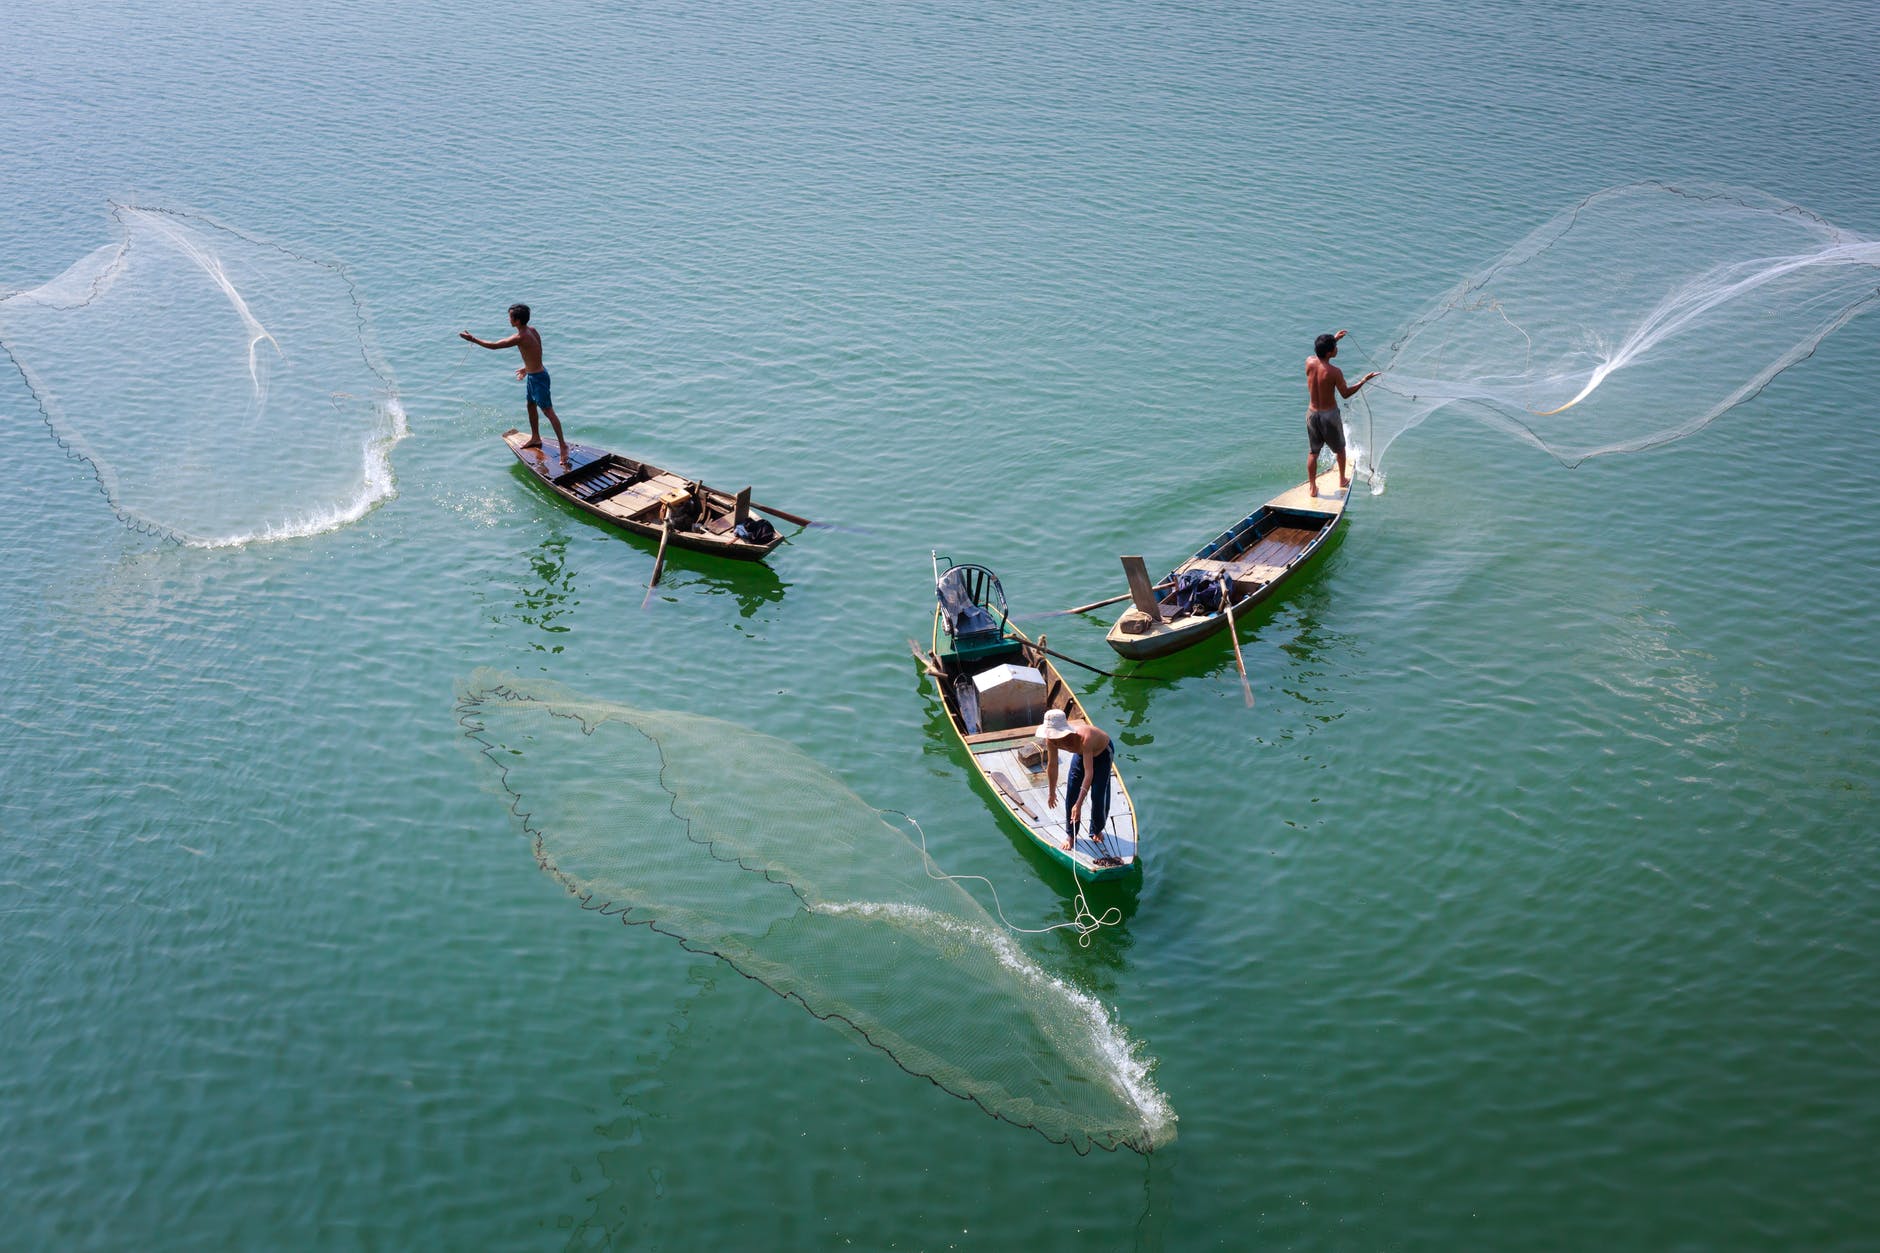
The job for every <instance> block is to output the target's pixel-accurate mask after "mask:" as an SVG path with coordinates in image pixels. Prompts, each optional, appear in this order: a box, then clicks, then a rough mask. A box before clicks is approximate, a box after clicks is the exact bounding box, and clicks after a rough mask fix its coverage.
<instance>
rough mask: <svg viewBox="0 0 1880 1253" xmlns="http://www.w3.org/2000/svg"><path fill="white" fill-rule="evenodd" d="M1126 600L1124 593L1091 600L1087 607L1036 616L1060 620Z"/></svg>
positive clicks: (1054, 611)
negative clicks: (1066, 616)
mask: <svg viewBox="0 0 1880 1253" xmlns="http://www.w3.org/2000/svg"><path fill="white" fill-rule="evenodd" d="M1128 599H1129V593H1128V592H1124V593H1123V594H1122V595H1121V596H1112V597H1110V598H1109V599H1107V600H1093V601H1091V602H1090V603H1089V604H1088V605H1072V606H1071V607H1070V608H1069V609H1054V610H1052V611H1051V612H1050V613H1041V614H1039V615H1038V617H1040V618H1061V617H1063V616H1064V615H1066V614H1072V613H1089V612H1090V611H1091V610H1092V609H1101V608H1103V607H1104V606H1105V605H1114V604H1115V603H1116V602H1117V601H1119V600H1128Z"/></svg>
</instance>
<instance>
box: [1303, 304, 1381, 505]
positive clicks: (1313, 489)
mask: <svg viewBox="0 0 1880 1253" xmlns="http://www.w3.org/2000/svg"><path fill="white" fill-rule="evenodd" d="M1345 334H1346V332H1344V331H1340V332H1338V333H1337V334H1336V335H1321V336H1319V337H1318V339H1317V340H1315V341H1314V342H1313V345H1312V350H1313V351H1312V355H1311V356H1310V357H1307V358H1306V447H1307V449H1308V451H1307V454H1306V494H1307V495H1308V496H1317V495H1318V494H1319V449H1321V448H1324V447H1326V446H1327V445H1329V446H1330V447H1331V449H1332V451H1333V452H1334V453H1336V454H1337V455H1338V486H1339V487H1340V488H1341V489H1343V488H1346V487H1349V486H1350V485H1351V477H1350V476H1349V475H1348V474H1346V473H1345V427H1344V415H1343V414H1342V413H1340V412H1339V411H1338V402H1339V400H1340V399H1342V398H1349V397H1352V396H1355V395H1357V394H1358V389H1359V388H1361V387H1363V386H1364V385H1365V384H1366V383H1368V382H1370V381H1371V380H1372V379H1374V378H1376V377H1377V371H1376V370H1373V371H1371V372H1370V373H1369V374H1367V375H1365V376H1364V377H1363V378H1361V379H1359V380H1358V381H1357V382H1356V383H1347V382H1346V381H1345V372H1344V371H1343V370H1341V369H1339V368H1338V367H1337V366H1335V365H1333V364H1332V358H1333V357H1336V356H1337V355H1338V341H1339V340H1341V339H1343V338H1344V337H1345Z"/></svg>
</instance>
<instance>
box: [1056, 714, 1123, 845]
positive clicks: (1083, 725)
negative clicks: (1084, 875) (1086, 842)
mask: <svg viewBox="0 0 1880 1253" xmlns="http://www.w3.org/2000/svg"><path fill="white" fill-rule="evenodd" d="M1038 738H1039V739H1041V740H1043V741H1044V761H1045V767H1044V786H1045V793H1044V796H1045V806H1046V808H1050V809H1055V808H1056V807H1057V760H1058V749H1060V748H1068V749H1070V750H1071V751H1072V752H1074V753H1076V754H1077V756H1076V757H1074V758H1072V759H1071V773H1070V778H1068V779H1066V780H1065V781H1064V829H1065V830H1066V831H1068V832H1069V833H1070V838H1069V839H1067V840H1065V841H1064V847H1065V849H1066V850H1068V849H1070V848H1072V847H1074V846H1075V845H1076V843H1077V821H1078V816H1079V815H1080V814H1081V813H1083V809H1084V801H1085V799H1086V798H1088V799H1089V801H1090V833H1091V835H1092V836H1093V837H1095V836H1098V835H1101V834H1102V833H1103V824H1104V823H1105V822H1106V821H1108V820H1109V817H1110V767H1111V765H1112V764H1113V763H1114V762H1115V760H1116V755H1115V754H1114V753H1113V752H1112V751H1111V745H1110V737H1109V736H1107V735H1105V734H1104V733H1103V732H1102V731H1100V730H1098V729H1097V728H1096V727H1093V726H1091V725H1090V724H1089V723H1088V722H1072V721H1071V720H1070V718H1069V717H1067V716H1066V715H1065V713H1064V711H1063V710H1062V709H1047V710H1046V711H1045V715H1044V722H1043V723H1041V724H1040V725H1039V727H1038ZM1099 779H1101V780H1102V781H1103V784H1102V786H1101V787H1099V786H1097V780H1099Z"/></svg>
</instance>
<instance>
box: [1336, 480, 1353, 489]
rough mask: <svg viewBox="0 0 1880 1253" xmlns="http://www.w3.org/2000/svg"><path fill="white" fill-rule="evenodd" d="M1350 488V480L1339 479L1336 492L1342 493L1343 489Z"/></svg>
mask: <svg viewBox="0 0 1880 1253" xmlns="http://www.w3.org/2000/svg"><path fill="white" fill-rule="evenodd" d="M1350 486H1351V480H1350V479H1340V480H1338V490H1339V491H1341V492H1342V491H1344V490H1345V489H1346V488H1347V487H1350Z"/></svg>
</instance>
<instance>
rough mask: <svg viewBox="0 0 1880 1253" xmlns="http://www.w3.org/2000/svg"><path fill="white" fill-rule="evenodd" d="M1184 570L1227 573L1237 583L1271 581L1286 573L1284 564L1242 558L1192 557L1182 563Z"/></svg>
mask: <svg viewBox="0 0 1880 1253" xmlns="http://www.w3.org/2000/svg"><path fill="white" fill-rule="evenodd" d="M1181 568H1182V569H1184V570H1205V571H1207V572H1208V573H1209V574H1225V575H1226V576H1227V577H1228V578H1229V579H1230V580H1232V581H1233V582H1235V583H1271V582H1272V581H1273V580H1274V579H1277V578H1279V577H1280V576H1281V575H1282V574H1285V573H1286V567H1285V566H1283V565H1273V564H1271V563H1269V562H1265V561H1252V560H1248V559H1246V558H1242V559H1240V560H1239V561H1212V560H1209V559H1208V558H1206V557H1190V558H1189V559H1188V560H1187V561H1184V562H1183V563H1182V567H1181Z"/></svg>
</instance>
